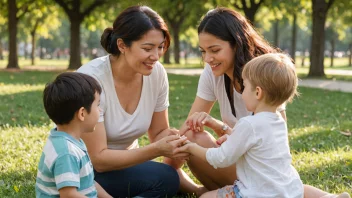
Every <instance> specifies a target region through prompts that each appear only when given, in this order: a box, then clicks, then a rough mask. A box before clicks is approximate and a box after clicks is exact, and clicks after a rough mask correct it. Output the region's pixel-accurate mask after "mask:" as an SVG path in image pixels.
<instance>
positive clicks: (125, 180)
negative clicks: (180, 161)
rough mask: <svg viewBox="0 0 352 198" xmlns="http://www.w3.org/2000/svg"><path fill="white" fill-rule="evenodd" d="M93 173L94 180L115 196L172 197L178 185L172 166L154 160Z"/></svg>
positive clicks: (178, 181)
mask: <svg viewBox="0 0 352 198" xmlns="http://www.w3.org/2000/svg"><path fill="white" fill-rule="evenodd" d="M94 173H95V181H96V182H98V183H99V184H100V185H101V186H102V187H103V188H104V189H105V190H106V192H108V193H109V194H110V195H111V196H113V197H115V198H117V197H172V196H174V195H176V193H177V191H178V189H179V186H180V180H179V177H178V174H177V172H176V170H175V169H174V168H173V167H171V166H169V165H166V164H163V163H158V162H154V161H147V162H144V163H142V164H138V165H136V166H132V167H129V168H126V169H122V170H115V171H110V172H104V173H98V172H96V171H95V172H94Z"/></svg>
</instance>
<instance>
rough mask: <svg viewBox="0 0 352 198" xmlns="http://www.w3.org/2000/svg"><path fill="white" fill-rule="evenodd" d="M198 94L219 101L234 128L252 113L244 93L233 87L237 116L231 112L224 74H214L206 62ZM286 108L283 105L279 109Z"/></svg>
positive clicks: (206, 98) (226, 117)
mask: <svg viewBox="0 0 352 198" xmlns="http://www.w3.org/2000/svg"><path fill="white" fill-rule="evenodd" d="M197 96H198V97H200V98H202V99H204V100H208V101H216V100H218V102H219V107H220V114H221V119H222V121H223V122H224V123H226V124H227V125H228V126H230V127H231V128H233V127H234V126H235V124H236V122H237V121H238V120H239V119H241V118H242V117H245V116H248V115H250V114H252V112H249V111H247V109H246V105H245V103H244V101H243V99H242V95H241V94H240V93H238V92H237V91H236V89H235V88H233V99H234V100H233V104H234V107H235V111H236V117H235V116H234V115H233V114H232V112H231V105H230V101H229V99H228V97H227V94H226V90H225V78H224V75H222V76H218V77H216V76H214V74H213V72H212V70H211V67H210V66H209V65H208V64H206V65H205V68H204V70H203V72H202V74H201V76H200V79H199V82H198V90H197ZM283 110H285V106H284V105H282V106H281V107H279V108H278V111H283Z"/></svg>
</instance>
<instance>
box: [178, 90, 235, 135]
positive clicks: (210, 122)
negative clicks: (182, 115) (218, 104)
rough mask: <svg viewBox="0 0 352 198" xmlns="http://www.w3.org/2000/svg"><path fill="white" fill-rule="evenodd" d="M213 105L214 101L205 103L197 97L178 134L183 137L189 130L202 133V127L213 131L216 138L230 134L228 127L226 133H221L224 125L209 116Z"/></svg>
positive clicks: (205, 101)
mask: <svg viewBox="0 0 352 198" xmlns="http://www.w3.org/2000/svg"><path fill="white" fill-rule="evenodd" d="M214 103H215V102H214V101H207V100H204V99H202V98H200V97H198V96H197V97H196V99H195V100H194V103H193V105H192V108H191V110H190V113H189V115H188V118H187V119H186V121H185V122H184V124H183V125H182V126H181V128H180V134H181V135H183V134H184V133H185V132H186V131H187V130H189V129H190V130H193V131H203V130H204V129H203V126H207V127H209V128H211V129H213V130H214V132H215V133H216V134H217V135H218V136H222V135H224V133H227V134H230V133H231V128H229V127H228V129H227V130H226V131H223V130H222V126H223V125H224V123H223V122H222V121H220V120H217V119H215V118H213V117H211V116H210V115H209V113H210V111H211V109H212V108H213V105H214Z"/></svg>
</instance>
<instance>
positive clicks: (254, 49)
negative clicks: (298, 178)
mask: <svg viewBox="0 0 352 198" xmlns="http://www.w3.org/2000/svg"><path fill="white" fill-rule="evenodd" d="M198 36H199V48H200V51H201V53H202V57H203V60H204V61H205V63H206V65H205V68H204V71H203V73H202V74H201V76H200V79H199V83H198V90H197V96H196V98H195V100H194V103H193V105H192V108H191V110H190V112H189V116H188V118H187V120H186V121H185V123H184V124H183V126H182V127H181V129H180V135H185V136H186V137H187V138H188V139H189V140H190V141H192V142H196V143H197V144H198V145H200V146H202V147H205V148H213V147H218V146H219V144H221V143H220V142H217V141H216V139H215V138H214V137H213V136H212V135H211V134H210V133H208V132H206V131H204V129H203V127H204V126H207V127H209V128H211V129H212V130H213V131H214V132H215V133H216V134H217V135H218V137H221V136H223V135H224V134H230V133H231V131H232V128H233V127H234V126H235V124H236V122H237V121H238V120H239V119H240V118H242V117H245V116H248V115H251V114H252V112H249V111H248V110H247V109H246V106H245V103H244V101H243V99H242V97H241V94H242V91H243V89H244V86H243V79H242V77H241V73H242V69H243V66H244V65H245V64H246V63H247V62H249V61H250V60H252V59H253V58H255V57H257V56H260V55H262V54H267V53H274V52H278V51H279V50H278V49H275V48H273V47H272V46H270V44H269V43H268V42H267V41H266V40H264V39H263V38H262V37H261V36H260V35H259V34H258V33H257V32H256V31H255V29H254V28H253V27H252V26H251V24H250V23H249V22H248V21H247V19H246V18H245V17H244V16H242V15H241V14H239V13H238V12H236V11H234V10H231V9H228V8H223V7H219V8H216V9H213V10H210V11H209V12H208V13H207V14H206V16H205V17H204V18H203V19H202V21H201V22H200V25H199V27H198ZM215 101H218V103H219V107H220V114H221V119H222V121H220V120H217V119H215V118H213V117H211V116H210V115H209V113H210V111H211V109H212V107H213V105H214V103H215ZM277 111H278V112H280V113H281V115H282V117H283V118H284V119H286V114H285V105H284V104H283V105H281V106H280V107H279V108H278V109H277ZM187 164H188V166H189V168H190V170H191V171H192V173H193V174H194V175H195V176H196V177H197V178H198V180H199V181H200V182H201V183H202V184H203V185H204V186H205V187H206V188H207V189H208V190H214V189H218V188H222V187H224V186H226V185H231V184H233V183H234V181H235V180H236V179H237V176H236V171H234V170H236V165H232V166H230V167H227V168H221V169H214V168H213V167H212V166H211V165H209V164H208V163H207V162H205V161H203V160H201V159H199V158H196V157H194V156H190V158H189V160H188V161H187ZM176 167H177V166H176ZM325 195H330V194H328V193H326V192H323V191H321V190H319V189H317V188H314V187H312V186H308V185H305V196H306V197H322V196H325Z"/></svg>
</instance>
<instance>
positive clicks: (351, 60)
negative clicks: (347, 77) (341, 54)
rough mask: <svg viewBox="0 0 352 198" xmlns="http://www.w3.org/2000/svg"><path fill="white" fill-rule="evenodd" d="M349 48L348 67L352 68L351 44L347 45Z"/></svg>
mask: <svg viewBox="0 0 352 198" xmlns="http://www.w3.org/2000/svg"><path fill="white" fill-rule="evenodd" d="M349 47H350V55H349V61H348V63H349V66H351V67H352V43H350V44H349Z"/></svg>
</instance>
